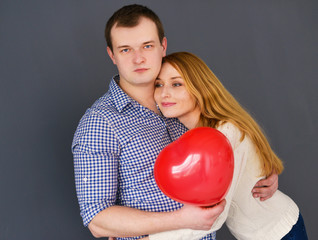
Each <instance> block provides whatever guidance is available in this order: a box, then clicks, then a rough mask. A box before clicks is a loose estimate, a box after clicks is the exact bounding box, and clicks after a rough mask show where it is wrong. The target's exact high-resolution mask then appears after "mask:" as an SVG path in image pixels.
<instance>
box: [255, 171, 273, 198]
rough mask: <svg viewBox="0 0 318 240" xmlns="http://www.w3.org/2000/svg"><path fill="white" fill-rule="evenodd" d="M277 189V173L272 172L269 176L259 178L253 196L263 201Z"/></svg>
mask: <svg viewBox="0 0 318 240" xmlns="http://www.w3.org/2000/svg"><path fill="white" fill-rule="evenodd" d="M277 189H278V175H277V174H276V173H272V175H270V176H269V177H267V178H265V179H262V180H259V181H258V182H257V183H256V184H255V186H254V188H253V190H252V193H253V197H254V198H258V197H259V198H260V200H261V201H265V200H267V199H269V198H271V197H272V196H273V194H274V193H275V192H276V190H277Z"/></svg>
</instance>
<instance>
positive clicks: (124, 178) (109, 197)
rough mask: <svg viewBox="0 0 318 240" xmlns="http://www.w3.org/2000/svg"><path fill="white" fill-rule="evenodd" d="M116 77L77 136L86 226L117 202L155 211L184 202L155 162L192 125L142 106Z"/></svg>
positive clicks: (76, 155)
mask: <svg viewBox="0 0 318 240" xmlns="http://www.w3.org/2000/svg"><path fill="white" fill-rule="evenodd" d="M115 79H116V80H115ZM116 81H118V76H116V77H115V78H114V79H112V81H111V83H110V86H109V91H108V92H107V93H106V94H105V95H104V96H102V97H101V98H100V99H98V100H97V101H96V102H95V103H94V104H93V106H92V107H91V108H89V109H88V110H87V111H86V113H85V114H84V116H83V117H82V119H81V120H80V123H79V125H78V127H77V130H76V133H75V135H74V139H73V144H72V151H73V156H74V171H75V184H76V191H77V197H78V201H79V205H80V210H81V216H82V218H83V223H84V225H85V226H87V225H88V223H89V222H90V221H91V220H92V218H93V217H94V216H95V215H96V214H97V213H99V212H100V211H102V210H104V209H106V208H108V207H110V206H113V205H122V206H128V207H133V208H137V209H141V210H145V211H153V212H168V211H173V210H177V209H179V208H180V207H182V204H180V203H178V202H175V201H173V200H172V199H170V198H168V197H167V196H165V195H164V194H163V193H162V192H161V191H160V189H159V188H158V187H157V185H156V183H155V180H154V175H153V167H154V163H155V160H156V157H157V155H158V154H159V152H160V151H161V150H162V149H163V148H164V147H165V146H166V145H167V144H169V143H170V142H171V141H173V140H175V139H177V138H178V137H179V136H181V135H182V134H183V133H185V132H186V131H187V129H186V128H185V127H184V126H183V125H182V124H180V123H179V122H177V121H176V120H175V119H165V118H163V117H162V116H159V115H158V114H155V113H154V112H153V111H151V110H149V109H147V108H145V107H143V106H142V105H140V104H139V103H138V102H136V101H135V100H133V99H132V98H130V97H129V96H128V95H127V94H126V93H124V92H123V91H122V90H121V88H120V87H119V86H118V84H117V83H116ZM214 235H215V233H213V234H210V235H208V236H206V237H205V238H203V239H214V237H213V236H214ZM138 238H140V237H132V238H117V239H138Z"/></svg>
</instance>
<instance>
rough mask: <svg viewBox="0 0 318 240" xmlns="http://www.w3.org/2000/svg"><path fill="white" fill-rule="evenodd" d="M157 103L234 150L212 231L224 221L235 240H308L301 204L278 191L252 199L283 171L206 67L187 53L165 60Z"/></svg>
mask: <svg viewBox="0 0 318 240" xmlns="http://www.w3.org/2000/svg"><path fill="white" fill-rule="evenodd" d="M155 100H156V102H157V104H158V106H159V108H160V110H161V112H162V114H163V115H164V116H165V117H168V118H172V117H173V118H178V119H179V120H180V122H182V123H183V124H184V125H185V126H186V127H187V128H188V129H192V128H195V127H201V126H204V127H212V128H216V129H218V130H219V131H221V132H222V133H223V134H224V135H225V136H226V137H227V138H228V139H229V141H230V143H231V145H232V148H233V151H234V159H235V160H234V161H235V169H234V175H233V181H232V185H231V188H230V190H229V192H228V194H227V197H226V200H227V205H226V207H225V210H224V212H223V213H222V214H221V215H220V217H219V218H218V220H217V222H216V223H215V224H214V225H213V227H212V229H211V231H215V230H218V229H219V228H220V227H221V226H222V224H223V223H224V222H225V221H226V224H227V226H228V227H229V229H230V231H231V232H232V234H233V235H234V236H235V237H236V238H237V239H244V240H245V239H253V240H256V239H269V240H275V239H301V240H305V239H307V234H306V230H305V226H304V223H303V219H302V216H301V214H300V213H299V209H298V207H297V205H296V204H295V203H294V202H293V200H292V199H290V198H289V197H288V196H286V195H285V194H283V193H282V192H280V191H276V192H275V194H274V195H273V196H272V198H270V199H268V200H267V201H265V202H263V201H262V202H261V201H260V200H259V199H255V198H253V197H252V194H251V193H250V192H251V189H252V188H253V186H254V185H255V183H256V182H257V181H258V180H259V179H261V178H263V177H266V176H269V175H270V174H271V173H272V172H276V173H278V174H280V173H281V172H282V171H283V164H282V161H281V160H280V159H279V158H278V157H277V156H276V154H275V153H274V152H273V150H272V149H271V147H270V145H269V143H268V141H267V139H266V137H265V136H264V134H263V133H262V131H261V129H260V127H259V126H258V124H257V123H256V122H255V121H254V120H253V118H252V117H251V116H250V115H249V114H248V113H247V112H246V111H245V110H244V109H243V108H242V107H241V106H240V104H239V103H238V102H237V101H236V100H235V99H234V97H233V96H232V95H231V94H230V93H229V92H228V91H227V90H226V89H225V88H224V86H223V85H222V84H221V82H220V81H219V80H218V78H217V77H216V76H215V75H214V74H213V72H212V71H211V70H210V69H209V68H208V66H207V65H206V64H205V63H204V62H203V61H202V60H201V59H199V58H198V57H196V56H195V55H193V54H190V53H186V52H179V53H173V54H171V55H168V56H166V57H165V58H164V60H163V65H162V69H161V72H160V74H159V76H158V78H157V79H156V82H155ZM205 234H206V232H204V231H192V230H178V231H171V232H164V233H159V234H154V235H150V236H149V238H150V239H151V240H152V239H200V237H202V236H204V235H205Z"/></svg>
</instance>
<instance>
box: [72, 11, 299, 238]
mask: <svg viewBox="0 0 318 240" xmlns="http://www.w3.org/2000/svg"><path fill="white" fill-rule="evenodd" d="M105 37H106V41H107V46H108V47H107V52H108V54H109V56H110V58H111V59H112V61H113V63H114V64H116V66H117V68H118V72H119V75H118V76H115V77H114V78H113V79H112V81H111V83H110V86H109V91H108V92H107V93H106V94H105V95H104V96H103V97H101V98H100V99H98V100H97V101H96V102H95V103H94V105H93V106H92V107H91V108H90V109H88V110H87V111H86V113H85V114H84V116H83V117H82V119H81V121H80V123H79V125H78V128H77V130H76V133H75V136H74V140H73V144H72V151H73V155H74V170H75V183H76V191H77V196H78V201H79V205H80V210H81V216H82V218H83V222H84V225H85V226H88V228H89V229H90V231H91V233H92V234H93V235H94V236H95V237H104V236H105V237H107V236H109V237H117V239H138V238H143V237H144V238H145V239H181V238H182V239H216V238H215V231H216V230H217V229H219V228H220V227H221V226H222V224H223V223H224V221H225V220H226V221H227V225H228V226H229V228H230V230H231V232H232V233H233V235H234V236H236V237H237V238H239V239H265V236H266V235H269V234H273V236H276V238H275V237H273V238H271V239H280V238H281V237H282V236H284V235H286V233H288V232H289V231H290V230H291V229H292V227H293V225H294V226H298V225H301V221H302V219H301V215H299V210H298V208H297V206H296V205H295V204H294V203H293V201H292V200H291V199H290V198H288V197H287V196H286V195H284V194H282V193H281V192H279V191H276V190H277V185H278V183H277V181H278V180H277V174H271V173H272V172H276V173H280V172H281V171H282V165H281V161H280V160H279V159H278V158H277V157H276V155H275V154H274V153H273V152H272V150H271V149H270V147H269V145H268V143H267V140H266V139H265V137H264V135H263V134H262V133H261V131H260V130H259V128H258V126H257V124H256V123H255V122H254V121H253V120H252V119H251V117H250V116H249V115H248V114H247V113H246V112H245V111H244V110H243V109H242V108H241V107H240V106H239V104H238V103H237V102H236V101H235V100H234V99H233V97H231V95H230V94H229V93H228V92H227V91H226V90H225V89H224V87H223V86H222V84H221V83H219V81H218V80H217V78H215V76H214V75H213V73H212V72H210V70H208V68H207V67H206V65H205V64H204V63H203V62H202V61H201V60H200V59H198V58H197V57H196V56H194V55H192V54H189V53H176V54H172V55H169V56H166V57H165V55H166V48H167V39H166V38H165V36H164V31H163V27H162V24H161V22H160V19H159V18H158V17H157V15H156V14H155V13H154V12H152V11H151V10H150V9H148V8H146V7H143V6H140V5H129V6H125V7H123V8H121V9H119V10H118V11H117V12H115V13H114V14H113V16H112V17H111V18H110V19H109V20H108V22H107V25H106V29H105ZM163 57H164V60H163V61H164V63H163V65H162V58H163ZM161 65H162V69H161ZM160 70H161V71H160ZM206 75H207V77H205V78H202V77H201V76H206ZM209 76H213V77H214V78H212V79H210V80H209V81H210V82H209V81H208V80H207V79H208V77H209ZM203 79H205V80H206V82H203ZM190 80H191V81H190ZM154 89H155V99H156V101H155V100H154V98H153V96H154V95H153V94H154ZM167 102H169V103H174V105H172V106H171V104H168V105H167V104H165V103H167ZM156 103H157V104H158V106H159V108H160V110H161V112H162V114H163V115H165V116H166V117H168V118H165V117H163V116H162V115H161V113H160V112H159V110H158V108H157V104H156ZM169 105H170V107H167V106H169ZM196 126H210V127H215V128H217V129H219V130H220V131H221V132H223V133H224V134H225V135H226V136H227V137H228V138H229V140H230V142H231V144H232V147H233V149H234V154H235V164H236V166H235V173H234V179H233V184H232V186H231V189H230V191H229V194H228V195H227V203H226V202H225V201H222V202H221V203H220V204H219V205H217V206H215V207H213V208H200V207H195V206H183V205H182V204H180V203H177V202H175V201H173V200H171V199H169V198H168V197H166V196H165V195H164V194H163V193H162V192H161V191H160V190H159V188H158V187H157V186H156V183H155V181H154V177H153V165H154V162H155V159H156V157H157V155H158V154H159V152H160V151H161V150H162V149H163V148H164V147H165V146H166V145H167V144H169V143H170V142H171V141H173V140H176V139H177V138H178V137H180V136H181V135H182V134H183V133H185V132H186V131H187V130H188V129H190V128H193V127H196ZM259 149H261V151H260V150H259ZM264 149H265V150H264ZM260 166H261V167H260ZM261 174H262V176H268V178H267V179H264V180H260V181H259V182H257V181H258V180H259V179H261V177H260V176H261ZM254 184H256V185H255V186H256V187H254V188H253V186H254ZM258 186H263V187H258ZM251 190H252V191H253V195H252V193H251ZM275 191H276V192H275ZM253 197H255V198H253ZM268 198H270V199H269V200H266V199H268ZM263 200H266V201H263ZM277 204H278V205H279V206H278V205H277ZM243 211H244V212H243ZM277 211H278V212H277ZM298 216H299V217H298ZM297 220H298V222H297ZM296 222H297V224H295V223H296ZM260 224H261V225H260ZM212 225H213V227H212ZM260 226H262V227H260ZM274 226H275V231H272V228H273V227H274ZM175 230H177V231H175ZM194 230H199V231H194ZM202 230H206V232H205V231H202ZM271 231H272V232H271ZM257 234H258V235H259V237H258V236H256V235H257ZM138 236H140V237H138ZM250 236H253V237H252V238H251V237H250Z"/></svg>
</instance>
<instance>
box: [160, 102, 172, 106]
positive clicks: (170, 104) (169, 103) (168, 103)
mask: <svg viewBox="0 0 318 240" xmlns="http://www.w3.org/2000/svg"><path fill="white" fill-rule="evenodd" d="M161 105H162V106H163V107H171V106H173V105H175V103H172V102H163V103H161Z"/></svg>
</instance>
